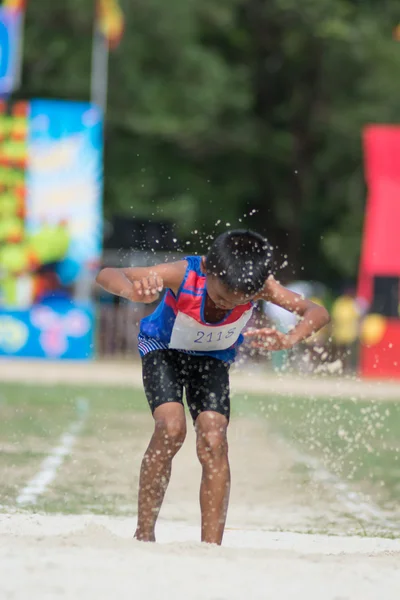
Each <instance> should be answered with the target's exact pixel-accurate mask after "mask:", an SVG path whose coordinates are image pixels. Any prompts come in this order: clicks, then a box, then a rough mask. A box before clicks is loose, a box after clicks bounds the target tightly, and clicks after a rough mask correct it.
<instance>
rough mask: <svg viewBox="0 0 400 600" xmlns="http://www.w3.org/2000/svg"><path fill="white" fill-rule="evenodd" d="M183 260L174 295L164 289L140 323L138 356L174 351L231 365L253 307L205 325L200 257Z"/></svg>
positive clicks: (189, 257)
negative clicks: (208, 356) (160, 299)
mask: <svg viewBox="0 0 400 600" xmlns="http://www.w3.org/2000/svg"><path fill="white" fill-rule="evenodd" d="M186 260H187V263H188V265H187V268H186V273H185V277H184V279H183V281H182V284H181V286H180V288H179V290H178V293H177V294H176V295H175V294H174V293H173V292H172V291H171V290H170V289H167V290H166V293H165V295H164V298H163V300H162V302H161V303H160V304H159V306H158V307H157V309H156V310H155V311H154V312H153V313H152V314H151V315H149V316H148V317H145V318H144V319H142V321H141V322H140V333H139V336H138V349H139V352H140V355H141V356H144V355H145V354H148V353H149V352H152V351H154V350H168V349H174V350H181V351H182V352H187V353H189V354H199V355H200V354H202V355H210V356H213V357H214V358H217V359H220V360H223V361H224V362H227V363H231V362H233V361H234V360H235V355H236V351H237V348H238V347H239V346H240V344H241V343H242V341H243V336H242V333H241V332H242V331H243V329H244V327H245V326H246V324H247V322H248V321H249V319H250V317H251V313H252V311H253V307H254V304H253V302H248V303H247V304H241V305H239V306H236V307H235V308H234V309H233V310H231V311H229V312H228V313H227V314H226V316H225V317H224V319H223V320H222V321H219V322H218V323H207V321H206V320H205V318H204V307H205V302H206V297H207V291H206V276H205V274H204V273H203V272H202V270H201V257H200V256H187V257H186Z"/></svg>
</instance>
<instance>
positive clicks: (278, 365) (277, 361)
mask: <svg viewBox="0 0 400 600" xmlns="http://www.w3.org/2000/svg"><path fill="white" fill-rule="evenodd" d="M286 289H288V290H290V291H291V292H294V293H295V294H298V295H300V296H302V297H303V298H307V297H310V296H311V292H312V287H311V285H310V284H309V283H307V282H306V281H294V282H293V283H290V284H288V285H287V286H286ZM262 304H263V310H264V314H265V315H266V317H267V318H268V319H270V321H271V322H272V324H273V326H274V327H276V329H278V331H281V332H282V333H289V331H291V330H292V329H293V328H294V327H295V326H296V324H297V323H298V315H296V314H295V313H292V312H290V311H288V310H286V309H285V308H282V307H281V306H278V305H276V304H273V303H271V302H268V301H264V302H263V303H262ZM288 360H289V351H288V350H281V351H279V352H274V353H273V355H272V366H273V368H274V370H275V371H284V370H285V369H286V368H287V367H288Z"/></svg>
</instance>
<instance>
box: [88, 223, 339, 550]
mask: <svg viewBox="0 0 400 600" xmlns="http://www.w3.org/2000/svg"><path fill="white" fill-rule="evenodd" d="M271 262H272V252H271V247H270V245H269V244H268V242H267V241H266V240H265V239H264V238H263V237H262V236H261V235H259V234H257V233H254V232H252V231H246V230H236V231H229V232H226V233H223V234H222V235H220V236H219V237H218V238H216V240H215V241H214V242H213V244H212V246H211V248H210V250H209V252H208V254H207V256H205V257H204V256H203V257H200V256H188V257H186V258H185V260H180V261H177V262H171V263H165V264H160V265H157V266H154V267H137V268H135V267H134V268H119V269H114V268H105V269H103V270H102V271H100V273H99V275H98V276H97V282H98V283H99V284H100V285H101V286H102V287H103V288H104V289H105V290H107V291H108V292H111V293H112V294H116V295H118V296H122V297H123V298H127V299H128V300H131V301H133V302H144V303H151V302H154V301H155V300H156V299H157V298H158V296H159V294H160V292H161V291H162V290H163V289H165V290H166V292H165V295H164V298H163V300H162V302H161V303H160V304H159V306H158V307H157V309H156V310H155V311H154V312H153V313H152V314H151V315H150V316H148V317H145V318H144V319H142V321H141V324H140V333H139V338H138V339H139V343H138V348H139V352H140V355H141V358H142V365H143V384H144V390H145V393H146V397H147V400H148V402H149V405H150V408H151V411H152V414H153V418H154V433H153V435H152V438H151V440H150V444H149V446H148V448H147V450H146V453H145V455H144V458H143V461H142V465H141V471H140V482H139V505H138V522H137V528H136V532H135V537H136V538H137V539H138V540H142V541H155V524H156V520H157V517H158V514H159V511H160V508H161V504H162V501H163V498H164V494H165V491H166V489H167V486H168V482H169V478H170V474H171V463H172V459H173V457H174V456H175V454H176V453H177V452H178V450H179V448H180V447H181V446H182V444H183V441H184V439H185V435H186V419H185V412H184V406H183V402H182V397H183V389H185V392H186V400H187V404H188V408H189V411H190V414H191V416H192V419H193V422H194V426H195V430H196V438H197V442H196V447H197V455H198V458H199V461H200V463H201V466H202V479H201V486H200V508H201V540H202V541H203V542H208V543H214V544H221V541H222V536H223V532H224V528H225V520H226V514H227V509H228V500H229V490H230V470H229V461H228V443H227V428H228V424H229V414H230V399H229V366H230V364H231V363H233V362H234V360H235V355H236V352H237V349H238V347H239V345H240V344H241V343H242V341H243V335H242V330H243V329H244V328H245V326H246V324H247V322H248V321H249V319H250V316H251V313H252V310H253V307H254V304H255V302H256V301H257V300H259V299H262V300H266V301H268V302H273V303H274V304H276V305H278V306H281V307H283V308H285V309H287V310H289V311H291V312H293V313H295V314H296V315H298V316H299V317H300V319H299V322H298V324H297V325H296V327H295V328H294V329H293V330H292V331H291V332H289V333H288V334H283V333H281V332H279V331H277V330H275V329H269V328H266V329H259V330H256V331H251V332H247V333H246V334H245V335H248V336H253V337H254V338H255V339H254V341H253V345H254V346H258V347H263V348H265V349H267V350H270V351H274V350H282V349H288V348H291V347H292V346H293V345H294V344H296V343H297V342H299V341H301V340H303V339H305V338H308V337H309V336H310V335H312V334H313V333H315V332H316V331H318V330H319V329H321V328H322V327H323V326H324V325H326V324H327V323H328V321H329V315H328V313H327V311H326V310H325V308H323V307H321V306H318V305H316V304H314V303H313V302H311V301H310V300H305V299H304V298H302V297H301V296H299V295H298V294H295V293H294V292H291V291H290V290H288V289H286V288H284V287H282V286H281V285H280V284H279V283H278V282H277V281H276V280H275V279H274V277H273V276H272V275H271Z"/></svg>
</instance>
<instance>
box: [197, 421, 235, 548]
mask: <svg viewBox="0 0 400 600" xmlns="http://www.w3.org/2000/svg"><path fill="white" fill-rule="evenodd" d="M227 427H228V420H227V418H226V417H225V416H224V415H221V414H220V413H217V412H213V411H205V412H202V413H201V414H200V415H199V416H198V417H197V419H196V434H197V456H198V457H199V460H200V463H201V466H202V469H203V470H202V478H201V486H200V508H201V541H202V542H208V543H210V544H221V542H222V537H223V534H224V529H225V521H226V514H227V511H228V503H229V492H230V483H231V476H230V468H229V460H228V440H227Z"/></svg>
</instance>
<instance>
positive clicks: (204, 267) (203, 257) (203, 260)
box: [201, 256, 207, 273]
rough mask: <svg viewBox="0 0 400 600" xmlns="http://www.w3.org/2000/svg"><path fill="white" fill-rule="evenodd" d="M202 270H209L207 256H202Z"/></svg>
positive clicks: (204, 271)
mask: <svg viewBox="0 0 400 600" xmlns="http://www.w3.org/2000/svg"><path fill="white" fill-rule="evenodd" d="M201 270H202V271H203V273H206V272H207V269H206V257H205V256H202V257H201Z"/></svg>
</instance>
